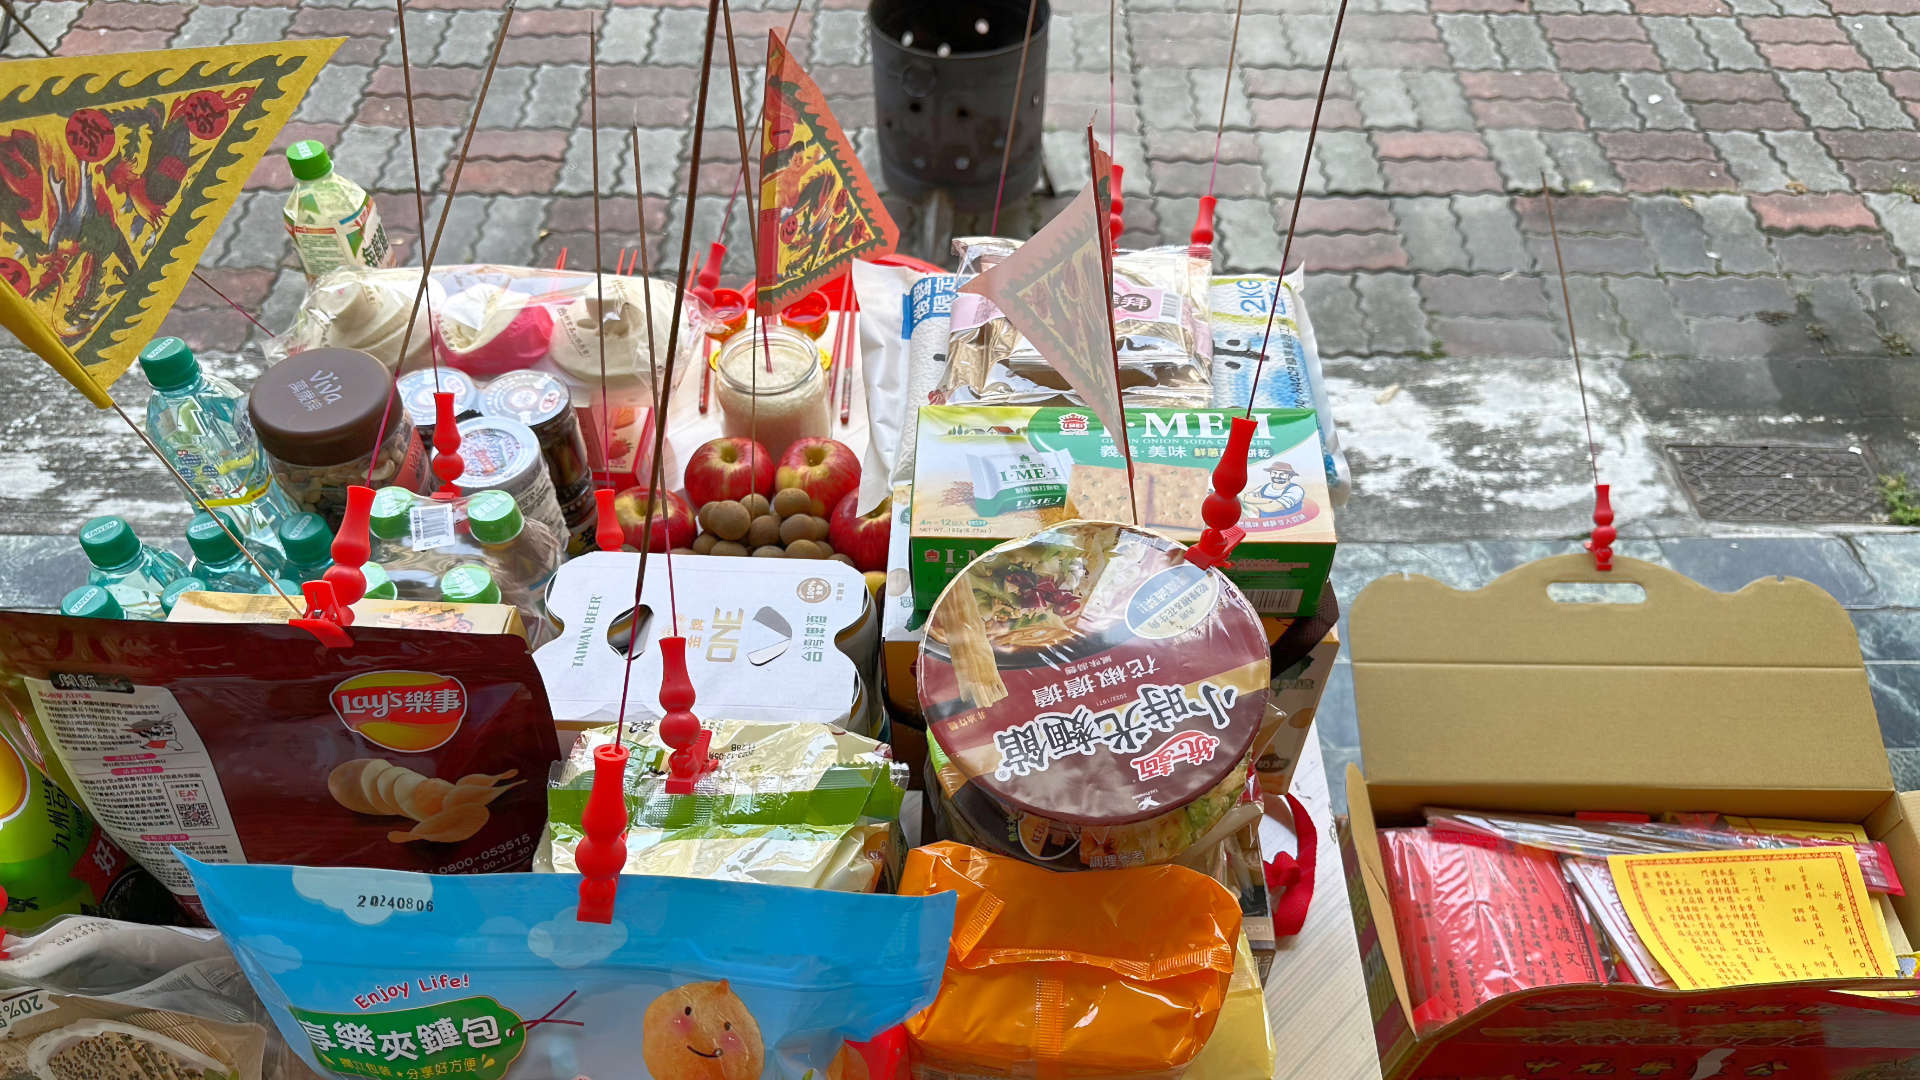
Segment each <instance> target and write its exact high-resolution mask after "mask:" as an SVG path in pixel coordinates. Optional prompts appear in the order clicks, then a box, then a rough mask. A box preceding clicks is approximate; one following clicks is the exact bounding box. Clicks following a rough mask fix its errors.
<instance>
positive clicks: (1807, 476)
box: [1667, 443, 1885, 522]
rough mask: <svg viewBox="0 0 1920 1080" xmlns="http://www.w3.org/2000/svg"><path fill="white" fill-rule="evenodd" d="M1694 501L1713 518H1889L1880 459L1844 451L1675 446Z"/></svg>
mask: <svg viewBox="0 0 1920 1080" xmlns="http://www.w3.org/2000/svg"><path fill="white" fill-rule="evenodd" d="M1667 456H1668V457H1670V458H1672V459H1673V464H1674V468H1675V469H1677V470H1678V471H1679V473H1680V483H1681V486H1683V487H1684V488H1686V492H1687V498H1688V499H1690V500H1692V502H1693V508H1694V510H1696V511H1697V512H1699V514H1700V516H1701V517H1703V518H1708V519H1710V520H1713V521H1796V522H1813V521H1853V522H1873V521H1880V520H1884V517H1885V511H1884V510H1883V508H1882V506H1881V503H1880V492H1879V488H1878V486H1877V484H1876V483H1875V475H1876V473H1875V471H1874V467H1873V461H1872V460H1871V459H1869V458H1868V457H1867V455H1866V452H1865V451H1864V450H1856V449H1849V448H1847V447H1841V446H1773V445H1769V444H1766V443H1754V444H1717V445H1688V444H1684V443H1670V444H1668V446H1667Z"/></svg>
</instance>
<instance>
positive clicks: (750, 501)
mask: <svg viewBox="0 0 1920 1080" xmlns="http://www.w3.org/2000/svg"><path fill="white" fill-rule="evenodd" d="M740 505H741V506H744V507H746V508H747V513H749V514H752V515H753V516H754V517H759V516H760V515H762V514H771V513H773V502H772V500H770V499H768V498H767V497H766V496H765V495H762V494H760V493H759V492H757V491H752V492H748V493H747V494H746V495H744V496H741V499H740Z"/></svg>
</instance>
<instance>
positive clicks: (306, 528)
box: [280, 514, 333, 566]
mask: <svg viewBox="0 0 1920 1080" xmlns="http://www.w3.org/2000/svg"><path fill="white" fill-rule="evenodd" d="M280 546H281V547H283V548H285V549H286V550H287V558H288V559H289V560H291V561H292V562H294V563H297V564H299V565H301V566H318V565H319V564H321V563H323V562H328V561H330V560H331V559H332V558H333V530H331V529H329V528H327V519H326V518H323V517H321V516H320V515H319V514H297V515H295V516H293V517H290V518H288V519H287V520H285V521H283V522H281V523H280Z"/></svg>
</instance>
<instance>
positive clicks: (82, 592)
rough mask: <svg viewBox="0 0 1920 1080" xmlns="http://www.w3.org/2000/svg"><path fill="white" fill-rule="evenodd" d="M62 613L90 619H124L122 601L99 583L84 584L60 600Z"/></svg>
mask: <svg viewBox="0 0 1920 1080" xmlns="http://www.w3.org/2000/svg"><path fill="white" fill-rule="evenodd" d="M60 614H62V615H81V616H84V617H86V618H90V619H124V618H126V613H125V612H123V611H121V610H120V602H119V601H118V600H115V599H114V598H113V594H112V593H110V592H108V591H107V590H106V589H104V588H102V587H100V586H98V585H82V586H80V587H79V588H77V589H75V590H73V591H72V592H70V593H68V594H67V595H66V598H65V599H63V600H61V601H60Z"/></svg>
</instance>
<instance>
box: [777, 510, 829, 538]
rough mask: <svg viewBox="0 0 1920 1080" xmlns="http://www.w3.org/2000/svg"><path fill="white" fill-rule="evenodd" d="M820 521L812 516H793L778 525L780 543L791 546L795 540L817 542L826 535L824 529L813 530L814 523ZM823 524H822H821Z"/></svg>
mask: <svg viewBox="0 0 1920 1080" xmlns="http://www.w3.org/2000/svg"><path fill="white" fill-rule="evenodd" d="M819 521H820V519H819V518H817V517H814V516H813V515H812V514H795V515H793V516H792V517H790V518H788V519H787V520H785V521H783V522H781V523H780V542H781V543H784V544H791V543H793V542H794V541H795V540H818V539H820V538H821V537H823V536H825V535H827V531H826V530H825V529H819V530H815V529H814V527H813V526H814V523H815V522H819ZM822 524H824V522H822Z"/></svg>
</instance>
